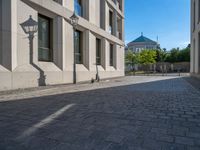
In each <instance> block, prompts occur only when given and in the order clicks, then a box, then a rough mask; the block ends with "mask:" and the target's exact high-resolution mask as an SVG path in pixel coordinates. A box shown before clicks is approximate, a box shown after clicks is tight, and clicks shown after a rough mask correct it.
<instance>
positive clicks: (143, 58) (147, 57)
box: [138, 50, 157, 65]
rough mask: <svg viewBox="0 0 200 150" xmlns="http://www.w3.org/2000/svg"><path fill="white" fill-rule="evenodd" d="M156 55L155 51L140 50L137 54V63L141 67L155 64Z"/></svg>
mask: <svg viewBox="0 0 200 150" xmlns="http://www.w3.org/2000/svg"><path fill="white" fill-rule="evenodd" d="M156 54H157V53H156V51H155V50H142V51H141V52H140V53H139V58H138V60H139V63H140V64H143V65H147V64H154V63H156Z"/></svg>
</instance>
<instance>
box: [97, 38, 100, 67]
mask: <svg viewBox="0 0 200 150" xmlns="http://www.w3.org/2000/svg"><path fill="white" fill-rule="evenodd" d="M96 64H97V65H101V40H100V39H98V38H96Z"/></svg>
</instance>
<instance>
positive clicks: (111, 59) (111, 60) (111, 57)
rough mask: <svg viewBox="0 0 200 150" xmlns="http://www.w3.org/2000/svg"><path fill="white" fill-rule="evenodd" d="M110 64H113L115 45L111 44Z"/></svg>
mask: <svg viewBox="0 0 200 150" xmlns="http://www.w3.org/2000/svg"><path fill="white" fill-rule="evenodd" d="M110 66H113V45H112V44H110Z"/></svg>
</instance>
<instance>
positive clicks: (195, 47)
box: [190, 0, 200, 75]
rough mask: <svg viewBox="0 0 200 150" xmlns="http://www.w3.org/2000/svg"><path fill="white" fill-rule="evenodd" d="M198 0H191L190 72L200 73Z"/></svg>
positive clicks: (199, 16)
mask: <svg viewBox="0 0 200 150" xmlns="http://www.w3.org/2000/svg"><path fill="white" fill-rule="evenodd" d="M199 9H200V8H199V0H191V67H190V68H191V74H194V75H195V74H196V75H199V73H200V13H199V12H200V11H199Z"/></svg>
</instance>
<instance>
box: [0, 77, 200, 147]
mask: <svg viewBox="0 0 200 150" xmlns="http://www.w3.org/2000/svg"><path fill="white" fill-rule="evenodd" d="M0 150H200V92H199V91H198V90H197V89H196V88H194V87H193V86H192V85H191V84H190V83H188V82H187V81H186V80H185V78H181V77H173V76H166V77H159V76H157V77H154V76H147V77H123V78H118V79H112V80H110V81H102V82H101V83H95V84H80V85H76V86H74V85H60V86H52V87H46V88H38V89H34V90H33V89H32V90H25V91H18V92H11V93H3V94H2V93H1V95H0Z"/></svg>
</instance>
